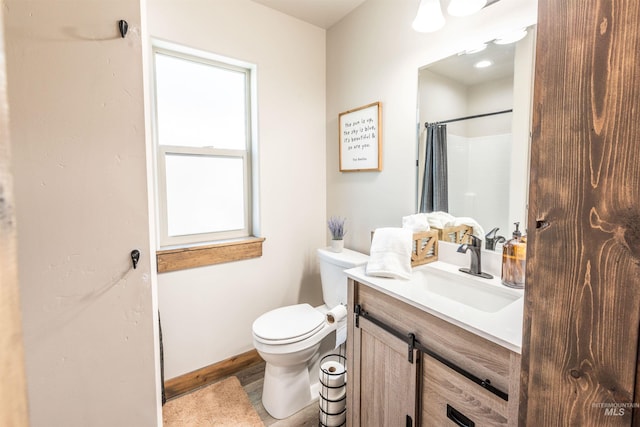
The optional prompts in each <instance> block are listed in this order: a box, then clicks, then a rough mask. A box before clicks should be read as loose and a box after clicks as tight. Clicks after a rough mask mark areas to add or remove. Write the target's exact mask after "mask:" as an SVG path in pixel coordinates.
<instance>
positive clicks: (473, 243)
mask: <svg viewBox="0 0 640 427" xmlns="http://www.w3.org/2000/svg"><path fill="white" fill-rule="evenodd" d="M469 242H470V243H463V244H461V245H460V246H459V247H458V252H460V253H463V254H466V253H467V251H471V266H470V267H469V268H460V269H459V270H460V271H462V272H463V273H467V274H471V275H472V276H477V277H483V278H485V279H493V276H492V275H490V274H488V273H483V272H482V240H480V238H478V237H476V236H474V235H473V234H469Z"/></svg>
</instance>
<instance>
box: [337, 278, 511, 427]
mask: <svg viewBox="0 0 640 427" xmlns="http://www.w3.org/2000/svg"><path fill="white" fill-rule="evenodd" d="M356 305H358V306H359V307H360V308H361V309H362V310H363V311H365V312H366V315H358V316H356V313H355V312H354V307H355V306H356ZM348 310H349V315H348V318H347V323H348V333H347V372H348V381H347V424H348V425H349V426H354V427H355V426H436V427H441V426H448V425H451V426H456V425H458V426H465V425H468V426H474V425H475V426H478V427H479V426H515V425H517V411H518V391H519V390H518V389H519V369H520V355H518V354H516V353H514V352H512V351H510V350H508V349H506V348H504V347H502V346H499V345H497V344H495V343H493V342H490V341H487V340H485V339H484V338H481V337H479V336H477V335H475V334H473V333H470V332H468V331H466V330H464V329H461V328H459V327H457V326H455V325H452V324H451V323H449V322H446V321H444V320H441V319H439V318H437V317H435V316H433V315H431V314H429V313H426V312H424V311H422V310H420V309H418V308H416V307H414V306H412V305H409V304H407V303H405V302H403V301H400V300H398V299H396V298H394V297H391V296H389V295H386V294H384V293H382V292H380V291H378V290H376V289H373V288H371V287H369V286H367V285H366V284H362V283H359V282H357V281H353V280H350V286H349V304H348ZM370 319H371V320H370ZM356 323H357V324H356ZM409 334H413V336H412V337H413V338H415V342H416V343H417V344H418V345H417V347H414V348H411V346H410V345H409V343H410V342H411V340H412V339H413V338H409V337H410V335H409ZM421 347H422V348H424V351H423V350H422V349H421ZM458 368H461V370H460V371H462V372H463V373H461V372H459V371H458V370H456V369H458ZM464 374H469V376H470V377H471V378H473V379H475V380H480V379H481V380H487V379H488V380H490V384H491V386H492V387H495V389H496V390H497V393H498V394H500V395H501V396H502V397H500V396H498V395H496V394H494V393H492V392H491V391H489V390H487V388H485V387H483V386H481V385H479V384H477V383H476V382H474V380H472V379H469V378H468V377H466V376H465V375H464ZM489 388H490V387H489ZM507 395H508V400H505V397H507ZM454 420H457V421H454Z"/></svg>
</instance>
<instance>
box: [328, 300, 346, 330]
mask: <svg viewBox="0 0 640 427" xmlns="http://www.w3.org/2000/svg"><path fill="white" fill-rule="evenodd" d="M345 317H347V307H345V306H344V305H342V304H338V305H336V306H335V307H333V308H332V309H331V310H329V311H328V312H327V323H328V324H329V325H334V326H335V325H337V324H338V322H340V321H341V320H342V319H344V318H345Z"/></svg>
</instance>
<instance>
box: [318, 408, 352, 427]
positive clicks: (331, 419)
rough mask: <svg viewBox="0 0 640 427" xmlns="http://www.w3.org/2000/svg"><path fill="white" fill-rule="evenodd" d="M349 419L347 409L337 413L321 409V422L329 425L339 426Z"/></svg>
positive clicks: (329, 426) (332, 426) (330, 426)
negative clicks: (333, 413) (327, 412)
mask: <svg viewBox="0 0 640 427" xmlns="http://www.w3.org/2000/svg"><path fill="white" fill-rule="evenodd" d="M346 420H347V411H344V412H342V413H341V414H337V415H329V414H325V413H324V412H322V411H320V422H321V423H322V425H325V426H327V427H337V426H341V425H343V424H344V422H345V421H346Z"/></svg>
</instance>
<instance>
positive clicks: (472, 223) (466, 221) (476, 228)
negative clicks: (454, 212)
mask: <svg viewBox="0 0 640 427" xmlns="http://www.w3.org/2000/svg"><path fill="white" fill-rule="evenodd" d="M451 225H468V226H469V227H472V228H473V235H474V236H476V237H479V238H480V239H482V240H484V228H482V226H481V225H480V224H478V221H476V220H475V219H473V218H469V217H464V216H460V217H458V218H456V219H455V220H454V221H453V224H451Z"/></svg>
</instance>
